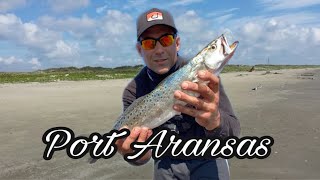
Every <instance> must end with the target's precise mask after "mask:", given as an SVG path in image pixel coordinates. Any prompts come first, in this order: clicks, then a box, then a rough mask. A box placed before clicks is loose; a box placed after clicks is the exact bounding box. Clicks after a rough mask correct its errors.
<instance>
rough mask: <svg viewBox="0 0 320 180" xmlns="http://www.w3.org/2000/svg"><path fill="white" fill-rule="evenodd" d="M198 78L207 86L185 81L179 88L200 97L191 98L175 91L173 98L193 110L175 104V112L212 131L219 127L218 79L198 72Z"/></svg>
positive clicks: (206, 72)
mask: <svg viewBox="0 0 320 180" xmlns="http://www.w3.org/2000/svg"><path fill="white" fill-rule="evenodd" d="M198 78H199V79H200V80H202V81H209V83H208V85H205V84H201V83H199V84H198V83H193V82H190V81H185V82H183V83H182V84H181V88H182V89H183V90H187V91H193V92H196V93H199V94H200V96H199V97H198V98H197V97H193V96H190V95H188V94H186V93H184V92H182V91H179V90H177V91H175V93H174V97H175V98H176V99H178V100H180V101H184V102H186V103H187V104H189V105H192V106H194V107H195V108H192V107H188V106H181V105H179V104H175V105H174V106H173V108H174V109H175V110H176V111H179V112H182V113H184V114H188V115H190V116H193V117H195V119H196V121H197V123H198V124H199V125H200V126H203V127H204V128H206V129H207V130H213V129H215V128H217V127H219V125H220V113H219V110H218V109H219V78H218V77H217V76H215V75H213V74H212V73H210V72H209V71H199V72H198Z"/></svg>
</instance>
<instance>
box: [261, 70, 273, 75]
mask: <svg viewBox="0 0 320 180" xmlns="http://www.w3.org/2000/svg"><path fill="white" fill-rule="evenodd" d="M267 74H271V71H266V72H265V73H263V74H262V75H267Z"/></svg>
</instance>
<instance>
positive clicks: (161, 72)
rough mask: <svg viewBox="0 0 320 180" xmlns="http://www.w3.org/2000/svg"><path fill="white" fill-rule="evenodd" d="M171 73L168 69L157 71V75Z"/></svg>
mask: <svg viewBox="0 0 320 180" xmlns="http://www.w3.org/2000/svg"><path fill="white" fill-rule="evenodd" d="M168 71H169V69H168V68H162V69H157V71H156V72H155V73H157V74H165V73H167V72H168Z"/></svg>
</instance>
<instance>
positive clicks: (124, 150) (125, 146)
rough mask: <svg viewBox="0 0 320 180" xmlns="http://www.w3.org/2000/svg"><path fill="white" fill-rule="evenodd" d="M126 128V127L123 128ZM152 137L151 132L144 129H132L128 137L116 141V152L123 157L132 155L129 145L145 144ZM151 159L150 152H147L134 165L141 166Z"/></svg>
mask: <svg viewBox="0 0 320 180" xmlns="http://www.w3.org/2000/svg"><path fill="white" fill-rule="evenodd" d="M123 128H126V127H123ZM151 135H152V130H150V129H148V128H145V127H142V128H141V127H134V128H133V129H132V130H131V132H130V135H129V136H128V137H127V138H123V139H118V140H117V141H116V146H117V148H118V152H119V153H120V154H121V155H122V156H124V155H125V154H128V153H132V152H133V150H132V149H131V147H130V145H131V143H133V142H135V141H137V142H145V141H146V140H147V139H148V138H149V137H150V136H151ZM150 158H151V150H149V151H148V152H147V153H146V154H145V155H144V156H142V157H141V158H140V159H138V160H137V161H135V163H133V164H135V165H142V164H145V163H146V162H148V161H149V159H150Z"/></svg>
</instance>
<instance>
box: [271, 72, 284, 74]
mask: <svg viewBox="0 0 320 180" xmlns="http://www.w3.org/2000/svg"><path fill="white" fill-rule="evenodd" d="M273 74H283V73H279V72H274V73H273Z"/></svg>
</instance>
